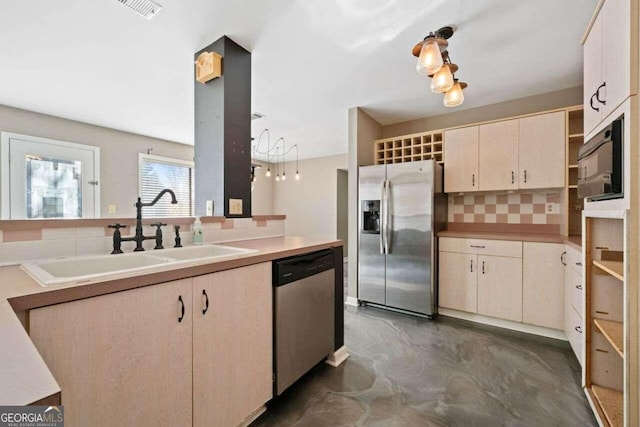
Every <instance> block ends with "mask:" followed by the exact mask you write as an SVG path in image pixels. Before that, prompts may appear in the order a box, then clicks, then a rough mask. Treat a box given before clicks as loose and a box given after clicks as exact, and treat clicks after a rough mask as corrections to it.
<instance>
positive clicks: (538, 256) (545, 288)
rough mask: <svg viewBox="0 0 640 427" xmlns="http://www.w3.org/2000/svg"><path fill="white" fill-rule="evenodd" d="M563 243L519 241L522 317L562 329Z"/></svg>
mask: <svg viewBox="0 0 640 427" xmlns="http://www.w3.org/2000/svg"><path fill="white" fill-rule="evenodd" d="M564 252H565V246H564V244H561V243H538V242H524V243H523V245H522V259H523V268H522V321H523V322H524V323H529V324H531V325H537V326H544V327H546V328H553V329H560V330H563V329H564V273H565V272H564V265H563V264H562V263H563V259H564V258H565V254H563V253H564Z"/></svg>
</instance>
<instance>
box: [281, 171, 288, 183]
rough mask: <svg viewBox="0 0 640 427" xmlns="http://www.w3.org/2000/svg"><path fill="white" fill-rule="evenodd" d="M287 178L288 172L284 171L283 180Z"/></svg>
mask: <svg viewBox="0 0 640 427" xmlns="http://www.w3.org/2000/svg"><path fill="white" fill-rule="evenodd" d="M285 179H287V174H286V173H285V172H282V180H283V181H284V180H285Z"/></svg>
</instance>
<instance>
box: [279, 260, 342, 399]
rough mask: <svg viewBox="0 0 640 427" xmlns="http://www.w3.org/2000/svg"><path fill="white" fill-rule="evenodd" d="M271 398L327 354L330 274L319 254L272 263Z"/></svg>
mask: <svg viewBox="0 0 640 427" xmlns="http://www.w3.org/2000/svg"><path fill="white" fill-rule="evenodd" d="M273 285H274V307H273V310H274V351H275V353H274V368H275V386H274V388H275V392H276V395H277V396H279V395H280V394H282V392H284V391H285V390H286V389H287V388H288V387H289V386H290V385H291V384H293V383H294V382H295V381H296V380H298V379H299V378H300V377H301V376H303V375H304V374H305V373H307V372H308V371H309V370H310V369H311V368H313V367H314V366H315V365H317V364H318V363H319V362H322V361H323V360H324V359H326V358H327V356H328V355H329V354H330V353H332V352H333V349H334V348H333V347H334V330H335V316H334V315H335V268H334V254H333V251H332V250H330V249H328V250H323V251H318V252H313V253H311V254H306V255H302V256H296V257H292V258H285V259H283V260H278V261H275V262H274V263H273Z"/></svg>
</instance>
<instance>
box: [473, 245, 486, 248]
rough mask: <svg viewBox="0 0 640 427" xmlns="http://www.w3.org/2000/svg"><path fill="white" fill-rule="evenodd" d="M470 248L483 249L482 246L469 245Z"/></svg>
mask: <svg viewBox="0 0 640 427" xmlns="http://www.w3.org/2000/svg"><path fill="white" fill-rule="evenodd" d="M471 247H472V248H478V249H484V246H480V245H471Z"/></svg>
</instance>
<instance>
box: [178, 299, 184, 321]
mask: <svg viewBox="0 0 640 427" xmlns="http://www.w3.org/2000/svg"><path fill="white" fill-rule="evenodd" d="M178 302H179V303H180V313H181V314H180V317H178V323H180V322H182V319H184V301H182V295H180V296H178Z"/></svg>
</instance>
